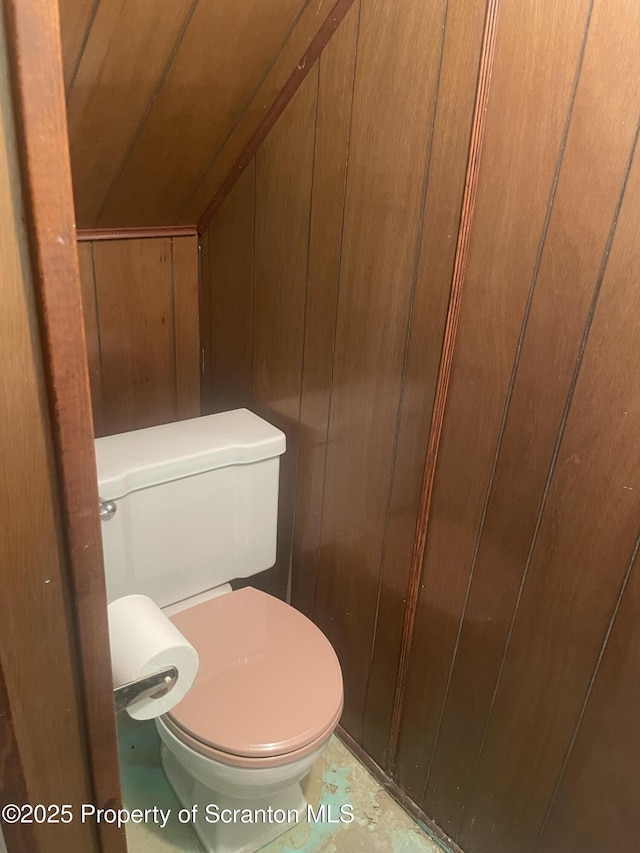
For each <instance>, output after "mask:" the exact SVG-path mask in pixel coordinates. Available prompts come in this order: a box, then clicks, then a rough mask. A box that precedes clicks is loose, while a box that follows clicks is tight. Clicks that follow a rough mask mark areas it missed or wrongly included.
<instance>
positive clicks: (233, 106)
mask: <svg viewBox="0 0 640 853" xmlns="http://www.w3.org/2000/svg"><path fill="white" fill-rule="evenodd" d="M306 2H308V0H306ZM304 5H305V2H304V0H274V2H272V3H269V4H268V5H265V4H264V3H263V2H261V0H247V2H245V3H242V4H238V3H237V2H235V0H216V2H212V0H208V2H201V3H199V4H198V6H197V7H196V9H195V11H194V13H193V16H192V17H191V20H190V21H189V24H188V26H187V30H186V32H185V34H184V37H183V39H182V41H181V43H180V45H179V47H178V49H177V52H176V54H175V57H174V58H173V62H172V65H171V68H170V70H169V73H168V74H167V76H166V78H165V80H164V82H163V85H162V88H161V90H160V91H159V93H158V95H157V97H156V98H155V100H154V102H153V104H152V105H151V106H150V109H149V112H148V114H147V116H146V120H145V123H144V126H143V127H142V129H141V131H140V134H139V135H138V136H137V138H136V140H135V143H134V145H133V147H132V148H131V150H130V151H129V152H128V153H127V156H126V160H125V161H124V162H123V164H122V169H121V171H120V173H119V175H118V178H117V180H116V182H115V184H114V185H113V186H112V188H111V191H110V193H109V197H108V199H107V202H106V204H105V205H104V207H103V209H102V211H101V213H100V216H99V224H100V225H101V226H113V225H116V226H123V225H135V224H144V225H162V224H165V223H166V217H167V215H169V216H170V217H171V219H170V221H172V222H174V221H176V216H178V215H179V214H180V213H181V212H182V210H183V208H184V206H185V204H186V202H187V201H188V199H189V197H190V195H191V193H192V192H193V189H194V188H195V186H196V185H197V184H198V182H199V180H200V177H201V174H202V171H203V170H204V169H205V168H206V164H207V163H208V162H209V159H210V157H211V152H212V151H215V150H217V149H218V148H219V147H220V145H221V144H222V143H223V142H224V139H225V137H226V135H227V133H228V132H229V129H230V128H231V127H232V126H233V125H234V123H235V122H236V121H237V119H238V117H239V116H240V115H241V113H242V109H243V106H244V104H245V103H246V102H247V101H248V100H250V98H251V95H252V93H253V92H254V90H255V89H256V87H257V86H258V85H259V84H260V81H261V79H262V77H263V75H264V73H265V69H267V68H269V66H270V64H271V63H272V62H273V59H274V58H275V56H276V55H277V53H278V51H279V49H280V46H281V45H282V43H283V41H285V40H286V38H287V37H288V35H289V33H290V31H291V28H292V26H293V25H294V24H295V21H296V19H297V17H298V15H299V14H300V12H301V11H302V9H303V8H304ZM194 106H195V108H194ZM141 187H144V191H143V192H141V191H140V189H141Z"/></svg>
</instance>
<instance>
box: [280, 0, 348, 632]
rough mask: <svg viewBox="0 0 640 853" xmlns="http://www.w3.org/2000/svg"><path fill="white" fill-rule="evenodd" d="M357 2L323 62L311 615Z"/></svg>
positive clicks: (303, 594) (303, 409) (295, 565)
mask: <svg viewBox="0 0 640 853" xmlns="http://www.w3.org/2000/svg"><path fill="white" fill-rule="evenodd" d="M359 13H360V4H359V3H356V4H355V5H354V6H353V7H352V9H351V11H350V12H349V13H348V15H347V17H346V18H345V19H344V22H343V23H342V24H341V26H340V29H339V30H338V32H337V33H336V35H335V36H334V38H333V39H332V41H331V42H330V43H329V44H328V45H327V47H326V49H325V51H324V53H323V54H322V56H321V58H320V60H319V75H320V79H319V84H318V117H317V125H316V135H315V156H314V169H313V174H314V180H313V198H312V203H311V228H310V234H309V275H308V285H307V287H308V293H307V308H306V316H305V330H304V355H303V365H304V367H303V376H302V400H301V405H300V446H299V460H298V476H297V498H296V516H295V528H294V537H293V560H292V573H291V600H292V603H293V604H294V606H295V607H297V608H298V609H299V610H302V612H303V613H306V614H307V615H308V616H311V615H312V614H313V604H314V598H315V588H316V579H317V563H318V549H319V545H320V532H321V524H322V500H323V493H324V470H325V460H326V453H327V430H328V425H329V399H330V393H331V381H332V373H333V355H334V342H335V324H336V311H337V297H338V279H339V276H340V255H341V250H342V223H343V214H344V193H345V180H346V174H347V160H348V156H349V137H350V130H351V104H352V94H353V74H354V70H355V56H356V39H357V35H358V19H359Z"/></svg>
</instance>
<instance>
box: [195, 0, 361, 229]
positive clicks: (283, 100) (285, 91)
mask: <svg viewBox="0 0 640 853" xmlns="http://www.w3.org/2000/svg"><path fill="white" fill-rule="evenodd" d="M353 3H354V0H338V2H337V3H336V5H335V6H334V7H333V9H332V11H331V13H330V14H329V16H328V17H327V19H326V21H325V22H324V24H323V25H322V26H321V27H320V29H319V30H318V32H317V33H316V35H315V38H314V39H313V41H312V42H311V44H310V45H309V47H308V48H307V50H306V51H305V53H304V55H303V57H302V59H301V60H300V62H299V63H298V64H297V66H296V67H295V69H294V71H293V72H292V74H291V76H290V77H289V79H288V80H287V82H286V83H285V84H284V87H283V88H282V91H281V92H280V94H279V95H278V97H277V98H276V100H275V101H274V102H273V104H272V105H271V107H270V108H269V109H268V110H267V112H266V114H265V115H264V117H263V119H262V121H261V122H260V124H259V125H258V127H257V129H256V131H255V133H254V134H253V136H252V137H251V139H250V140H249V142H248V143H247V144H246V146H245V148H244V150H243V151H242V153H241V154H240V156H239V157H238V159H237V160H236V162H235V163H234V165H233V167H232V168H231V171H230V172H229V174H228V175H227V176H226V178H225V179H224V181H223V182H222V184H221V185H220V188H219V189H218V190H217V192H216V193H215V195H214V196H213V198H212V199H211V201H210V202H209V204H208V205H207V207H206V208H205V210H204V211H203V213H202V216H201V217H200V219H199V221H198V231H199V232H200V233H201V234H202V232H203V231H204V230H205V229H206V228H207V226H208V224H209V222H211V219H212V217H213V215H214V213H215V212H216V210H218V209H219V207H220V205H221V204H222V202H223V201H224V199H225V198H226V197H227V196H228V195H229V193H230V192H231V190H232V189H233V187H234V186H235V184H236V182H237V180H238V179H239V177H240V175H241V174H242V173H243V172H244V170H245V169H246V168H247V166H248V165H249V163H250V162H251V160H252V159H253V157H254V156H255V154H256V152H257V151H258V148H260V146H261V145H262V143H263V142H264V140H265V139H266V138H267V136H268V135H269V131H270V130H271V129H272V128H273V126H274V125H275V123H276V122H277V120H278V119H279V118H280V116H281V115H282V113H283V112H284V111H285V109H286V108H287V106H288V104H289V103H290V102H291V99H292V98H293V96H294V95H295V93H296V92H297V91H298V89H299V88H300V86H301V84H302V83H303V81H304V80H305V78H306V77H307V75H308V74H309V72H310V71H311V69H312V68H313V66H314V65H315V63H316V60H317V59H318V57H319V56H320V54H321V53H322V51H323V50H324V48H325V47H326V45H327V44H328V42H329V40H330V39H331V37H332V36H333V34H334V33H335V31H336V30H337V28H338V25H339V24H340V22H341V21H342V20H343V18H344V17H345V15H346V14H347V12H348V11H349V9H350V8H351V6H352V5H353ZM276 60H277V57H276ZM276 60H274V63H275V61H276ZM269 70H271V69H269ZM249 103H251V102H249ZM248 106H249V105H247V108H248ZM239 120H240V119H238V121H239ZM234 127H235V125H234ZM197 189H198V187H196V190H195V192H197ZM191 198H193V196H192V197H191ZM190 201H191V199H189V203H190ZM187 206H188V204H187ZM185 209H186V208H185Z"/></svg>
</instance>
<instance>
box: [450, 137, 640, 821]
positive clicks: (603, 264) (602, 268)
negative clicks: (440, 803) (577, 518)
mask: <svg viewBox="0 0 640 853" xmlns="http://www.w3.org/2000/svg"><path fill="white" fill-rule="evenodd" d="M639 129H640V125H638V127H637V128H636V137H635V140H634V143H633V149H632V154H631V158H630V159H629V162H628V164H627V173H626V176H625V179H624V182H623V185H622V190H621V193H620V198H619V199H618V204H617V206H616V210H615V212H614V216H613V221H612V224H611V228H610V231H609V237H608V239H607V245H606V246H605V249H604V252H603V255H602V262H601V265H600V270H599V272H598V278H597V281H596V285H595V288H594V291H593V297H592V299H591V305H590V306H589V313H588V315H587V320H586V323H585V327H584V331H583V333H582V340H581V341H580V349H579V351H578V356H577V358H576V365H575V368H574V371H573V376H572V377H571V384H570V386H569V392H568V394H567V399H566V401H565V405H564V410H563V412H562V419H561V421H560V427H559V429H558V435H557V437H556V442H555V446H554V448H553V454H552V456H551V462H550V464H549V471H548V473H547V478H546V481H545V486H544V490H543V492H542V497H541V499H540V505H539V507H538V513H537V516H536V524H535V527H534V530H533V535H532V537H531V544H530V545H529V552H528V554H527V560H526V563H525V567H524V571H523V573H522V579H521V581H520V587H519V589H518V595H517V597H516V603H515V606H514V609H513V614H512V616H511V622H510V625H509V633H508V634H507V640H506V643H505V647H504V652H503V655H502V660H501V662H500V669H499V670H498V677H497V679H496V684H495V687H494V690H493V695H492V697H491V704H490V706H489V713H488V715H487V720H486V723H485V727H484V731H483V734H482V740H481V742H480V749H479V751H478V757H477V760H476V766H475V771H474V781H473V784H472V785H471V788H470V791H471V793H470V795H469V801H471V799H472V797H473V793H474V791H475V787H476V784H477V775H478V769H479V766H480V761H481V758H482V754H483V751H484V745H485V742H486V738H487V733H488V731H489V726H490V724H491V718H492V715H493V709H494V707H495V703H496V698H497V696H498V692H499V690H500V685H501V683H502V676H503V674H504V669H505V665H506V660H507V657H508V654H509V649H510V647H511V640H512V637H513V632H514V628H515V624H516V620H517V618H518V613H519V611H520V603H521V601H522V595H523V593H524V588H525V586H526V582H527V578H528V575H529V569H530V567H531V563H532V560H533V554H534V552H535V547H536V542H537V539H538V533H539V531H540V527H541V525H542V518H543V515H544V510H545V507H546V504H547V498H548V496H549V491H550V489H551V483H552V481H553V477H554V475H555V469H556V463H557V461H558V456H559V454H560V448H561V446H562V440H563V438H564V432H565V428H566V425H567V421H568V419H569V413H570V411H571V405H572V403H573V397H574V393H575V390H576V386H577V384H578V377H579V375H580V370H581V368H582V361H583V358H584V353H585V350H586V348H587V342H588V340H589V333H590V331H591V326H592V324H593V318H594V316H595V313H596V309H597V307H598V299H599V296H600V290H601V288H602V282H603V281H604V276H605V272H606V269H607V263H608V260H609V253H610V251H611V246H612V245H613V240H614V237H615V232H616V227H617V225H618V217H619V214H620V208H621V206H622V201H623V198H624V194H625V190H626V188H627V183H628V180H629V173H630V170H631V162H632V160H633V151H634V150H635V146H636V144H637V140H638V130H639ZM465 811H466V815H467V817H468V814H469V813H468V810H467V809H465ZM465 825H466V817H465V819H464V821H463V823H462V826H461V828H460V837H461V836H462V833H463V831H464V827H465Z"/></svg>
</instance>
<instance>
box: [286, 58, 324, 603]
mask: <svg viewBox="0 0 640 853" xmlns="http://www.w3.org/2000/svg"><path fill="white" fill-rule="evenodd" d="M318 63H319V60H318ZM319 93H320V65H319V64H318V72H317V76H316V95H315V98H316V103H315V119H314V124H313V155H312V161H311V192H310V194H309V225H308V228H307V270H306V276H305V292H304V320H303V323H302V357H301V359H300V390H299V392H298V441H297V447H296V473H295V479H294V486H293V487H294V496H293V519H292V520H291V547H290V550H289V574H288V578H287V602H288V603H289V604H290V603H291V560H292V556H293V540H294V534H295V528H296V517H297V514H298V480H299V477H300V431H301V429H302V392H303V389H304V363H305V349H306V344H307V308H308V304H309V272H310V269H311V224H312V222H313V193H314V189H315V178H316V148H317V143H318V100H319Z"/></svg>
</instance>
